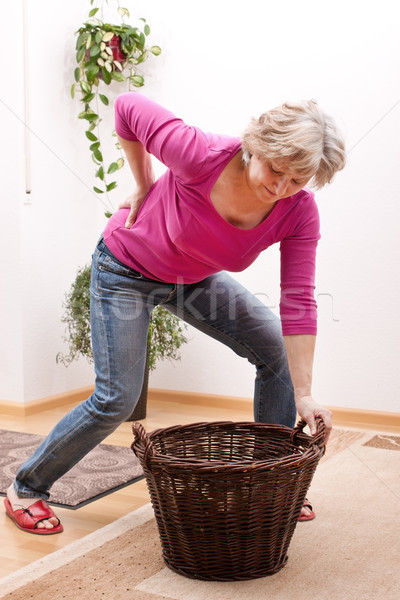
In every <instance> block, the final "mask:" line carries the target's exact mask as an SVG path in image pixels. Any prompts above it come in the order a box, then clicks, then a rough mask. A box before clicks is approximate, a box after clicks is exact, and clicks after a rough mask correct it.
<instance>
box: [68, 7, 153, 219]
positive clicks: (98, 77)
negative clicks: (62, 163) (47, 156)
mask: <svg viewBox="0 0 400 600" xmlns="http://www.w3.org/2000/svg"><path fill="white" fill-rule="evenodd" d="M93 3H94V0H90V4H91V5H93ZM99 10H100V8H93V9H92V10H91V11H90V12H89V19H88V20H87V21H86V22H85V23H83V25H82V26H81V27H80V28H79V29H78V31H77V32H76V34H77V36H78V37H77V41H76V62H77V64H78V66H77V67H76V68H75V72H74V77H75V82H74V83H73V85H72V87H71V96H72V98H75V97H76V95H77V94H80V97H79V100H80V102H81V103H82V104H83V110H82V111H81V112H80V113H79V115H78V118H79V119H82V120H84V121H86V122H87V129H86V131H85V136H86V138H87V139H88V140H89V142H90V146H89V150H90V153H91V156H92V159H93V161H94V163H95V164H96V171H95V177H96V178H97V179H98V180H99V183H98V184H97V185H95V186H93V189H94V191H95V192H96V193H97V194H104V193H105V194H106V195H107V194H108V192H110V191H112V190H113V189H115V188H116V187H117V182H116V181H111V180H110V176H111V175H113V173H115V172H116V171H118V170H119V169H121V168H122V167H123V165H124V158H123V156H122V155H120V156H119V157H118V158H117V159H116V160H113V161H111V162H110V163H109V164H105V162H104V154H103V150H102V141H101V132H100V123H101V115H100V111H101V106H102V105H103V106H108V105H109V103H110V102H109V98H108V96H107V95H106V93H104V92H105V89H106V87H105V86H109V85H110V84H112V83H115V82H117V83H121V84H123V83H125V84H126V83H128V86H129V89H132V87H136V88H138V87H142V86H143V85H144V76H143V74H142V73H141V72H140V65H141V64H142V63H143V62H145V61H146V60H147V58H148V57H149V55H150V54H152V55H154V56H158V55H159V54H161V48H160V47H159V46H151V47H150V48H148V47H147V46H146V42H147V36H148V35H149V34H150V27H149V25H148V24H147V23H146V20H145V19H143V18H141V19H139V22H140V24H141V25H139V26H136V27H133V26H132V25H129V24H127V23H125V19H129V18H130V14H129V11H128V9H127V8H122V7H118V14H119V16H120V18H121V23H120V24H111V23H104V22H103V21H101V20H100V19H99V18H98V16H97V15H98V12H99ZM114 135H115V134H114ZM116 146H117V148H118V149H119V150H120V146H119V144H118V142H117V143H116ZM106 214H107V216H110V215H111V213H110V212H108V213H106Z"/></svg>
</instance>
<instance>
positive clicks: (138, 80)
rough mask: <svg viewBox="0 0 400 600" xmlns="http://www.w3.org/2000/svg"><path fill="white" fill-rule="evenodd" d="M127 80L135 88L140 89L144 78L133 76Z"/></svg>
mask: <svg viewBox="0 0 400 600" xmlns="http://www.w3.org/2000/svg"><path fill="white" fill-rule="evenodd" d="M129 79H130V80H131V82H132V83H133V85H134V86H135V87H142V85H144V78H143V77H142V76H141V75H133V76H132V77H130V78H129Z"/></svg>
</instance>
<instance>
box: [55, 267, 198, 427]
mask: <svg viewBox="0 0 400 600" xmlns="http://www.w3.org/2000/svg"><path fill="white" fill-rule="evenodd" d="M89 287H90V265H86V266H85V267H83V268H82V269H79V271H78V273H77V275H76V278H75V280H74V282H73V283H72V285H71V288H70V290H69V292H67V294H66V296H65V299H64V315H63V318H62V322H63V323H65V325H66V332H67V334H66V338H65V340H66V341H67V342H68V344H69V352H68V354H64V353H62V352H60V353H58V355H57V357H56V360H57V362H60V363H62V364H64V365H66V366H68V365H70V364H71V362H72V361H74V360H77V359H78V358H79V357H80V356H84V357H86V358H87V359H88V360H89V361H90V362H91V361H93V351H92V345H91V339H90V290H89ZM185 328H186V325H185V324H184V323H183V322H182V321H181V320H180V319H179V318H178V317H176V316H175V315H173V314H172V313H170V312H169V311H168V310H166V309H165V308H163V307H162V306H158V307H156V308H155V309H154V310H153V313H152V315H151V319H150V327H149V333H148V336H147V361H146V370H145V377H144V382H143V387H142V393H141V396H140V399H139V402H138V404H137V405H136V408H135V410H134V412H133V413H132V415H131V417H130V418H129V419H128V420H139V419H144V417H145V416H146V406H147V388H148V378H149V371H152V370H153V369H155V366H156V362H157V360H164V359H169V360H178V359H179V358H180V355H179V349H180V347H181V346H182V344H184V343H186V341H187V339H186V337H185V335H184V330H185Z"/></svg>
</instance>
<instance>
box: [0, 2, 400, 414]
mask: <svg viewBox="0 0 400 600" xmlns="http://www.w3.org/2000/svg"><path fill="white" fill-rule="evenodd" d="M15 4H16V5H15V6H14V4H12V5H9V6H7V8H2V9H1V11H2V12H3V13H6V15H5V16H6V17H7V20H10V19H12V20H14V21H16V22H17V21H18V19H20V17H21V14H20V13H21V4H22V3H21V0H19V2H17V3H15ZM28 4H29V44H30V49H31V53H30V67H29V68H30V89H31V97H30V108H31V118H32V130H33V133H34V135H33V136H32V189H33V191H32V201H31V204H30V205H26V204H24V194H23V190H22V189H21V188H22V186H21V178H22V177H23V172H22V164H21V160H20V159H19V157H20V156H21V154H22V151H23V136H22V134H23V131H22V128H21V125H20V122H19V121H18V119H17V118H16V117H15V116H14V115H13V113H12V112H11V110H10V109H7V107H5V106H4V104H1V103H0V109H1V113H0V114H1V119H2V128H3V127H5V128H6V132H7V138H6V139H7V144H6V145H4V144H3V145H2V151H1V152H2V159H1V165H2V167H3V166H5V167H6V171H5V172H6V173H7V175H8V176H7V177H6V181H7V184H6V188H5V191H6V193H5V194H4V197H3V191H4V186H3V189H2V199H1V203H2V214H3V218H4V215H6V219H5V222H6V223H7V226H6V227H5V228H2V229H3V232H2V234H3V235H2V238H1V242H0V243H1V244H2V246H1V247H2V249H3V252H2V257H3V259H2V262H1V266H0V269H1V274H2V282H5V286H4V285H3V286H2V288H3V293H2V297H1V304H0V309H1V312H0V319H1V321H0V322H1V325H2V343H1V345H0V347H1V350H0V353H1V355H0V361H1V367H0V399H7V400H12V401H20V402H22V401H29V400H32V399H34V398H39V397H43V396H47V395H50V394H53V393H58V392H62V391H65V390H68V389H72V388H76V387H79V386H82V385H86V384H89V383H91V381H92V372H91V368H90V367H89V366H87V365H86V364H85V362H84V361H80V362H79V363H77V364H75V365H72V366H71V367H69V368H68V369H65V367H63V366H61V365H56V364H55V355H56V353H57V352H58V351H59V350H60V349H62V343H61V336H62V332H63V326H62V325H61V323H60V317H61V301H62V297H63V294H64V292H65V290H66V289H67V288H68V287H69V285H70V282H71V281H72V279H73V278H74V275H75V271H76V269H77V267H78V266H80V265H82V264H84V263H85V262H86V261H87V260H88V258H89V257H90V252H91V249H92V247H93V245H94V243H95V240H96V238H97V236H98V234H99V232H100V231H101V228H102V226H103V223H104V218H103V217H102V212H103V207H102V206H101V205H100V203H99V200H98V199H97V198H96V197H94V196H93V194H92V193H91V192H90V191H89V189H88V187H90V186H91V185H92V181H91V174H92V172H93V165H92V164H91V161H90V159H89V157H88V152H87V146H86V142H85V140H84V137H83V128H82V124H81V123H79V122H78V120H77V119H76V114H77V112H78V110H79V109H78V106H77V103H76V102H73V101H72V100H71V99H70V98H69V88H70V85H71V82H72V70H73V51H74V37H73V32H74V31H75V30H76V29H77V28H78V27H79V25H80V23H81V21H82V20H83V19H84V18H85V16H86V14H87V9H88V8H89V2H87V5H88V6H86V5H85V3H82V2H78V1H77V0H75V1H73V2H70V3H68V5H66V4H65V3H63V4H61V3H60V4H57V20H56V24H54V23H55V20H54V3H52V2H50V0H40V1H36V2H33V0H28ZM123 4H125V5H126V6H128V7H129V8H130V9H131V12H132V13H134V14H136V15H137V16H145V17H146V18H147V20H148V22H149V24H150V26H151V28H152V36H151V43H157V44H160V45H161V46H162V49H163V54H162V55H161V56H160V57H159V58H157V59H153V60H151V61H149V62H148V63H147V64H145V65H144V70H145V76H146V77H147V84H146V87H145V88H144V90H143V93H146V94H148V95H150V96H151V97H153V98H154V99H156V100H157V101H159V102H160V103H163V104H164V105H165V106H167V107H169V108H171V109H172V110H174V111H175V112H176V113H177V114H179V115H180V116H182V117H183V118H185V119H186V120H187V121H189V122H192V123H194V124H197V125H199V126H201V127H203V128H204V129H207V130H213V131H217V132H221V133H229V134H233V135H237V134H240V132H241V131H242V129H243V128H244V127H245V125H246V124H247V121H248V118H249V117H250V116H252V115H258V114H259V113H260V112H262V111H263V110H265V109H268V108H270V107H272V106H274V105H276V104H278V103H280V102H281V101H284V100H286V99H288V98H310V97H311V98H316V99H317V100H318V101H319V103H320V104H321V105H322V106H323V107H324V108H325V109H326V110H327V111H329V112H331V113H332V114H333V115H334V116H335V117H336V118H337V120H338V122H339V123H340V125H341V126H342V128H343V130H344V132H345V135H346V139H347V144H348V148H349V162H348V166H347V168H346V170H345V171H344V172H342V173H340V174H339V175H338V177H337V179H336V181H335V182H334V183H333V184H332V186H330V187H327V188H326V189H324V190H322V191H321V192H319V193H318V196H317V198H318V203H319V207H320V212H321V222H322V235H323V237H322V240H321V243H320V248H319V257H318V277H317V294H318V298H319V315H320V317H319V336H318V347H317V357H316V364H315V385H314V391H315V395H316V397H317V398H318V399H319V400H320V401H321V402H323V403H325V404H328V405H336V406H347V407H355V408H368V409H375V410H388V411H396V412H397V411H399V408H398V402H397V377H396V369H397V365H398V364H399V358H400V356H399V354H400V352H399V344H398V340H399V334H400V331H399V329H400V327H399V319H398V316H397V304H398V302H397V299H398V297H399V292H400V289H399V287H400V286H399V277H398V265H397V263H398V256H399V240H398V235H396V232H397V231H398V228H399V220H400V219H399V217H400V203H399V199H400V180H399V178H398V175H397V172H398V164H399V159H400V142H399V136H398V131H399V125H400V85H399V77H398V73H399V67H400V64H399V63H400V42H399V38H398V32H397V20H396V18H395V16H396V2H395V0H390V1H389V0H383V1H381V2H380V3H379V4H377V3H376V2H370V1H364V2H363V1H361V0H353V1H351V0H350V1H346V2H345V1H344V0H339V1H337V2H335V3H322V2H320V1H317V0H304V1H303V2H301V3H300V2H298V1H296V0H287V1H286V2H284V3H276V2H270V1H265V2H259V1H249V2H246V3H243V2H238V1H234V0H230V1H229V2H228V0H220V1H219V2H215V1H214V2H211V1H210V0H203V2H201V3H197V4H193V3H190V2H187V1H183V0H176V1H173V0H172V1H170V2H166V1H165V0H146V1H145V0H138V1H135V2H133V1H132V0H125V2H124V3H123ZM33 5H34V7H35V8H34V10H33V8H32V7H33ZM14 29H15V28H14ZM4 35H5V36H7V35H8V36H11V35H12V36H14V35H15V31H13V32H10V33H8V32H7V31H6V32H5V33H4ZM4 35H3V37H4ZM3 43H4V42H3ZM45 43H51V44H52V47H53V49H52V51H51V53H50V54H49V52H48V49H47V48H46V46H45ZM43 62H45V64H46V66H45V68H44V67H43ZM16 65H17V66H18V70H21V69H22V57H21V55H20V49H18V50H17V53H16ZM8 68H9V69H10V75H9V78H8V80H9V81H12V82H13V83H12V86H11V85H10V86H6V87H5V85H4V78H3V81H2V88H1V99H2V100H3V101H4V102H5V104H6V105H7V106H9V107H12V109H13V110H14V111H17V112H18V114H19V115H21V114H22V113H21V111H22V108H23V106H22V101H21V93H22V91H23V87H22V77H16V73H17V72H18V71H17V69H15V71H13V70H11V68H10V67H9V66H8ZM16 80H17V81H16ZM4 98H5V100H4ZM108 118H109V119H111V111H110V115H109V117H108ZM3 124H4V125H3ZM110 126H112V124H111V120H110ZM16 157H17V158H16ZM130 185H131V182H130V178H129V173H128V171H125V172H124V173H123V174H122V179H121V186H120V188H119V192H116V193H115V201H114V202H115V205H117V204H118V199H119V195H121V197H123V196H124V195H125V193H126V192H127V191H128V189H129V186H130ZM3 222H4V221H3ZM5 256H7V263H6V262H5V261H4V257H5ZM238 279H240V281H242V282H243V283H245V284H246V285H248V287H249V288H250V289H251V290H252V291H253V292H256V293H261V294H265V297H266V298H267V300H266V301H267V302H268V305H269V306H271V307H274V306H276V305H277V304H278V300H279V298H278V293H279V280H278V252H277V250H276V249H272V251H268V252H266V253H265V254H264V256H262V257H260V258H259V260H258V261H257V262H256V263H255V264H254V265H253V266H252V267H251V268H250V269H248V270H247V271H246V272H245V273H242V274H240V275H238ZM4 287H6V293H5V294H4ZM3 307H4V308H3ZM5 315H6V316H5ZM3 332H4V333H3ZM189 337H190V343H189V344H187V345H186V346H185V347H184V350H183V353H182V361H181V362H180V363H176V364H171V363H168V362H166V363H160V364H159V366H158V367H157V370H156V371H155V372H154V373H153V374H152V376H151V385H152V386H153V387H160V388H170V389H181V390H191V391H196V392H206V393H217V394H228V395H237V396H251V395H252V378H253V373H252V368H251V367H250V366H249V365H247V364H246V363H245V362H244V361H243V360H241V359H238V358H236V357H235V356H232V355H231V353H230V352H229V351H228V350H226V349H225V348H223V347H221V345H219V344H217V343H216V342H213V341H212V340H209V339H208V338H206V337H205V336H203V335H200V334H197V333H196V332H195V331H194V330H192V329H191V330H190V331H189ZM21 381H22V382H23V385H22V384H21Z"/></svg>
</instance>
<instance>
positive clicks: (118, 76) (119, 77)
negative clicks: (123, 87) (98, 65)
mask: <svg viewBox="0 0 400 600" xmlns="http://www.w3.org/2000/svg"><path fill="white" fill-rule="evenodd" d="M111 77H112V79H114V81H121V82H122V81H126V77H125V75H123V74H122V73H120V72H119V71H113V72H112V73H111Z"/></svg>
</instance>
